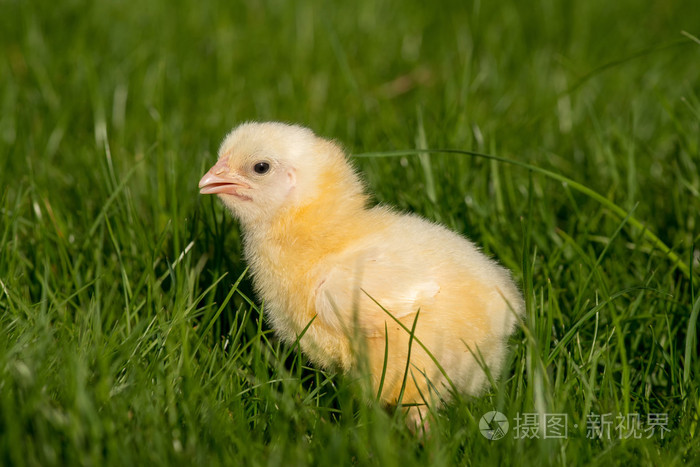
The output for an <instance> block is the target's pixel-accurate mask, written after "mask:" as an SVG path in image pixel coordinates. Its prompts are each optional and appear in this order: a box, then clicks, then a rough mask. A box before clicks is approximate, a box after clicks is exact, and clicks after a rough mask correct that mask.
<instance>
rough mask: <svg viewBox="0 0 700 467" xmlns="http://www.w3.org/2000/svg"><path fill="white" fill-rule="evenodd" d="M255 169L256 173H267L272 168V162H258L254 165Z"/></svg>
mask: <svg viewBox="0 0 700 467" xmlns="http://www.w3.org/2000/svg"><path fill="white" fill-rule="evenodd" d="M253 170H255V173H256V174H260V175H262V174H265V173H267V172H268V171H269V170H270V164H269V163H267V162H258V163H257V164H255V166H253Z"/></svg>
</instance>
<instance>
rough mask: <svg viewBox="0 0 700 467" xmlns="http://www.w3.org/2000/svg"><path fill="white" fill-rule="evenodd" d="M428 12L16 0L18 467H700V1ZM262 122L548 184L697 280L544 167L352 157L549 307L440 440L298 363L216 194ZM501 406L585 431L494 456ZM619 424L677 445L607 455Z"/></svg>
mask: <svg viewBox="0 0 700 467" xmlns="http://www.w3.org/2000/svg"><path fill="white" fill-rule="evenodd" d="M424 3H425V2H416V1H404V2H396V1H373V2H369V1H359V2H343V3H341V2H310V1H288V2H285V1H273V0H270V1H233V2H224V1H212V2H189V1H181V2H165V1H162V0H154V1H149V2H135V1H131V0H121V1H104V2H86V1H81V0H75V1H74V0H64V1H61V2H46V1H11V0H0V51H1V52H2V53H1V55H0V187H1V188H0V209H1V211H0V464H5V465H24V464H27V465H60V464H62V465H91V464H92V465H94V464H97V465H125V464H128V465H131V464H149V465H171V464H180V463H185V464H204V465H216V464H226V465H231V464H234V465H238V464H241V465H248V464H250V465H278V464H285V465H293V464H299V465H301V464H325V463H329V462H333V463H342V464H371V465H402V466H405V465H419V464H420V465H425V464H427V463H429V464H430V465H453V464H460V465H471V464H481V463H484V462H499V463H519V464H534V465H542V464H557V465H570V464H577V463H593V464H602V463H608V462H615V463H623V462H625V463H626V462H633V463H635V464H637V463H639V464H646V465H659V464H661V463H664V464H669V465H673V464H692V463H693V462H698V460H699V457H698V452H699V451H700V441H699V439H700V433H699V432H698V430H699V427H698V417H699V414H700V394H699V393H698V391H699V385H698V382H699V381H698V372H699V371H700V364H698V340H697V327H696V323H697V317H698V311H699V309H700V299H698V294H697V282H696V284H695V286H694V285H693V283H692V279H691V276H692V277H695V278H696V281H697V277H698V261H699V259H698V258H699V257H700V253H698V234H699V230H700V226H699V225H698V222H699V220H700V215H699V214H698V213H700V168H699V166H700V155H699V144H700V99H699V93H700V81H699V79H698V78H699V76H700V41H699V40H698V39H697V37H698V36H700V29H699V28H698V25H700V9H699V8H697V6H696V5H695V2H692V1H670V2H669V1H649V2H635V1H631V0H623V1H620V2H615V3H610V2H606V1H603V0H591V1H588V2H564V1H553V0H536V1H533V2H527V3H525V2H515V1H503V2H483V3H482V2H479V1H477V2H458V1H445V2H441V3H440V4H439V5H429V4H427V3H425V4H424ZM245 120H282V121H290V122H295V123H300V124H303V125H306V126H309V127H311V128H313V129H314V130H315V131H316V132H317V133H318V134H320V135H323V136H326V137H330V138H335V139H337V140H338V141H340V142H341V143H342V144H343V145H344V146H345V147H346V148H347V149H348V151H349V152H350V153H353V154H360V153H365V152H376V151H391V150H397V149H415V148H458V149H465V150H471V151H478V152H485V153H489V154H495V155H499V156H503V157H508V158H510V159H514V160H517V161H521V162H526V163H529V164H533V165H536V166H538V167H541V168H544V169H547V170H550V171H552V172H555V173H557V174H560V175H563V176H566V177H568V178H571V179H573V180H575V181H577V182H579V183H581V184H583V185H585V186H586V187H588V188H590V189H592V190H595V191H596V192H598V193H600V194H601V195H603V196H604V197H605V198H606V199H607V200H609V201H610V202H612V203H615V204H616V205H617V206H619V207H621V208H623V209H624V210H625V211H627V212H629V213H631V215H632V216H634V217H635V218H636V219H638V220H639V221H641V222H642V223H643V224H644V225H645V226H646V227H647V228H648V229H649V230H650V231H651V232H653V233H654V234H656V235H657V236H658V237H659V238H660V239H661V240H662V241H663V242H664V243H665V244H666V245H667V246H668V247H670V248H671V249H672V250H673V251H674V252H675V253H676V254H677V255H678V256H679V258H681V261H682V262H683V263H684V266H683V267H679V265H678V264H677V263H674V261H672V260H670V259H669V258H668V257H667V256H666V255H665V254H662V253H661V252H660V251H659V250H658V248H654V247H653V246H652V245H651V244H650V243H649V242H648V241H647V240H646V239H645V236H644V232H643V231H642V230H640V229H637V228H634V227H632V226H630V224H629V222H627V221H626V220H625V219H623V218H620V217H619V216H616V215H614V214H613V213H612V212H611V211H610V209H607V208H606V206H605V205H603V204H601V203H599V202H598V201H596V200H594V199H592V198H591V197H590V196H586V195H585V194H582V193H581V192H579V191H576V190H574V189H572V188H571V186H569V185H567V184H563V183H561V182H558V181H555V180H552V179H549V178H547V177H545V176H543V175H542V174H539V173H536V172H532V173H531V172H530V171H528V170H525V169H522V168H519V167H516V166H512V165H509V164H505V163H501V162H496V161H490V160H486V159H482V158H475V157H469V156H461V155H455V154H433V155H431V156H429V157H428V156H424V157H414V156H406V157H396V158H358V159H356V160H355V162H356V163H357V165H358V167H359V168H360V169H361V171H362V172H363V174H364V176H365V178H366V180H367V181H368V185H369V186H370V188H371V189H372V191H373V192H374V193H375V194H376V200H377V201H379V202H386V203H390V204H393V205H396V206H399V207H400V208H401V209H404V210H410V211H414V212H417V213H420V214H421V215H424V216H426V217H428V218H430V219H433V220H436V221H439V222H441V223H444V224H446V225H448V226H449V227H451V228H453V229H455V230H457V231H459V232H461V233H463V234H465V235H467V236H469V237H470V238H471V239H473V240H475V241H476V242H477V243H479V244H480V245H481V246H482V247H483V249H484V250H485V251H486V252H487V253H488V254H490V255H493V256H494V257H496V258H497V259H499V260H500V261H501V262H503V263H504V264H505V265H506V266H508V267H509V268H511V269H512V270H513V271H514V274H515V275H516V277H517V278H518V280H519V282H520V283H521V284H522V287H523V290H524V291H525V293H526V296H527V298H528V320H527V322H526V324H525V326H524V327H523V329H522V330H520V331H519V332H518V333H517V334H516V336H515V337H514V338H513V340H512V346H511V349H512V355H511V357H510V362H511V363H510V365H508V367H507V369H506V372H505V374H504V375H503V376H502V378H501V380H500V382H499V384H498V385H497V387H495V388H493V389H492V390H491V391H490V392H489V393H488V394H486V395H485V396H484V397H482V398H478V399H470V400H466V401H461V402H459V403H455V404H451V405H450V406H448V407H447V408H445V409H444V410H443V411H442V415H441V417H440V418H439V422H438V423H437V425H436V426H435V427H434V430H433V433H432V435H431V437H430V438H428V439H427V440H425V443H424V444H422V445H421V444H420V443H418V442H417V441H416V440H415V438H413V437H412V436H411V435H410V433H409V432H408V431H407V430H406V429H405V427H404V424H403V420H401V418H402V414H401V413H394V412H391V411H385V410H383V409H382V408H379V407H376V406H374V405H373V404H369V405H367V404H365V403H363V402H362V401H361V399H360V398H359V397H358V396H357V394H356V392H355V391H354V389H353V387H354V383H353V382H352V381H348V378H342V377H339V376H335V375H328V374H325V373H323V372H321V371H318V370H316V369H313V368H308V367H307V364H306V361H305V360H304V359H303V357H301V356H299V354H298V352H297V351H296V349H294V348H287V347H284V346H281V345H280V344H279V343H277V342H276V340H275V338H274V336H273V334H272V333H271V332H270V331H269V330H268V329H267V327H266V326H265V325H264V323H263V322H262V320H260V310H259V307H258V306H257V305H256V303H255V297H254V296H253V295H252V294H251V289H250V284H249V282H248V280H247V279H246V278H245V277H244V278H242V280H241V281H240V282H238V279H239V277H240V276H241V275H242V274H243V272H244V270H245V264H243V262H242V261H241V258H240V245H239V233H238V228H237V226H236V224H235V223H234V222H233V221H232V220H231V219H230V216H228V215H226V213H224V211H223V209H222V208H221V206H220V205H219V204H217V203H216V201H215V200H214V199H212V198H211V197H201V196H200V195H199V194H198V190H197V182H198V180H199V178H200V176H201V174H202V173H203V172H204V171H205V170H206V168H208V167H209V165H210V164H211V163H212V162H213V161H214V160H215V154H216V150H217V148H218V144H219V142H220V141H221V139H222V138H223V136H224V135H225V134H226V132H227V131H229V130H230V128H231V127H233V126H235V125H236V124H238V123H240V122H242V121H245ZM683 269H685V271H684V270H683ZM494 408H495V409H497V410H500V411H502V412H504V413H505V414H506V415H507V416H508V417H509V418H510V420H511V427H512V424H513V423H514V419H515V417H516V416H517V414H519V413H520V414H522V413H539V414H544V413H566V414H567V415H568V419H569V433H568V437H567V438H566V439H542V437H541V436H540V438H539V439H537V438H535V439H526V440H523V439H516V437H514V436H512V433H510V434H508V435H507V436H506V438H504V439H502V440H499V441H488V440H486V439H485V438H483V437H482V436H481V435H480V434H479V428H478V422H479V418H480V417H481V415H482V414H483V413H485V412H487V411H489V410H493V409H494ZM602 413H612V414H614V415H618V414H622V415H623V416H624V415H627V414H634V413H639V414H642V416H643V417H646V416H647V415H648V414H653V413H666V414H668V428H669V429H670V431H669V432H668V433H666V434H665V436H664V437H663V439H662V438H661V436H660V435H659V434H658V433H657V434H655V435H654V436H651V437H650V438H647V437H646V435H645V436H643V437H642V438H641V439H635V438H634V437H633V436H632V437H629V438H624V437H618V436H617V435H616V433H615V432H613V436H611V439H587V438H586V422H587V417H588V416H589V415H590V414H602ZM575 426H576V427H575ZM620 438H622V439H620Z"/></svg>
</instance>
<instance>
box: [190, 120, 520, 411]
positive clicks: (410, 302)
mask: <svg viewBox="0 0 700 467" xmlns="http://www.w3.org/2000/svg"><path fill="white" fill-rule="evenodd" d="M219 157H220V158H219V162H218V163H217V165H215V166H214V167H213V168H212V170H211V171H210V172H209V173H208V174H207V175H205V177H204V178H203V179H202V182H200V187H201V188H202V192H203V193H218V194H219V195H220V197H221V198H222V200H223V201H224V203H225V204H226V205H227V206H228V207H229V208H230V209H231V211H232V212H233V214H234V215H235V216H236V217H238V219H239V220H240V221H241V223H242V227H243V234H244V252H245V257H246V260H247V261H248V263H249V264H250V267H251V271H252V273H253V280H254V284H255V287H256V289H257V292H258V293H259V295H260V297H261V298H262V299H263V302H264V306H265V308H264V310H265V314H266V315H267V317H268V319H269V321H270V323H271V325H272V327H273V328H274V329H275V331H276V332H277V334H278V335H279V336H280V337H281V338H283V339H284V340H286V341H287V342H294V341H295V340H296V339H297V338H298V336H299V335H302V333H303V336H302V338H301V340H300V345H301V348H302V351H303V352H304V353H305V354H306V355H307V356H308V357H309V358H310V360H311V361H312V362H314V363H315V364H316V365H320V366H321V367H324V368H334V369H340V370H342V371H344V372H348V371H352V370H353V369H355V368H357V367H358V361H359V360H358V357H359V356H362V357H366V360H365V361H366V363H367V367H366V368H368V369H369V371H370V378H371V381H372V383H373V385H374V389H375V390H376V389H377V388H378V387H379V385H380V384H381V386H382V393H381V399H382V400H383V401H384V402H385V403H389V404H391V403H394V402H396V400H397V398H398V397H399V394H400V392H401V388H402V385H403V382H404V379H405V389H404V394H403V399H402V401H403V403H422V402H424V401H425V400H429V398H430V397H431V394H433V395H434V392H435V391H437V392H438V393H439V394H440V396H442V397H443V399H444V398H446V397H448V396H449V391H448V388H450V385H449V384H448V382H447V378H445V375H444V374H443V371H444V373H446V375H447V377H448V378H449V379H450V381H451V383H452V384H453V385H454V386H453V387H454V388H456V389H457V390H459V391H460V392H463V393H466V394H476V393H478V391H479V390H480V389H482V388H483V387H484V385H485V383H486V376H485V373H484V371H483V370H482V368H481V366H480V365H479V364H478V363H477V359H476V358H475V355H476V356H478V360H479V361H483V362H484V363H486V364H487V365H488V367H489V370H490V372H491V373H492V374H493V375H497V374H498V372H499V369H500V366H501V364H502V361H503V357H504V354H505V346H506V339H507V337H508V335H509V334H510V333H511V332H512V329H513V325H514V322H515V316H516V315H517V314H519V313H522V308H523V302H522V298H521V296H520V293H519V291H518V289H517V287H516V286H515V284H514V283H513V281H512V279H511V277H510V274H509V273H508V271H507V270H506V269H504V268H502V267H501V266H499V265H498V264H496V263H495V262H494V261H492V260H490V259H489V258H487V257H486V256H485V255H483V254H482V253H481V252H479V251H478V249H477V248H476V247H475V246H474V244H472V243H471V242H470V241H468V240H467V239H465V238H464V237H462V236H460V235H458V234H456V233H454V232H452V231H450V230H448V229H446V228H444V227H442V226H439V225H436V224H433V223H431V222H429V221H427V220H424V219H422V218H420V217H417V216H414V215H408V214H400V213H397V212H394V211H392V210H390V209H387V208H385V207H382V206H377V207H373V208H368V207H367V195H366V194H365V193H364V190H363V186H362V183H361V182H360V180H359V179H358V177H357V175H356V174H355V172H354V170H353V169H352V167H351V166H350V165H349V164H348V162H347V161H346V158H345V155H344V154H343V152H342V150H340V148H339V147H338V146H336V145H335V144H333V143H331V142H329V141H326V140H323V139H321V138H318V137H316V136H315V135H314V134H313V133H311V132H310V131H309V130H307V129H303V128H301V127H296V126H289V125H284V124H280V123H248V124H244V125H242V126H240V127H238V128H237V129H236V130H234V131H233V132H232V133H231V134H229V136H228V137H227V138H226V140H225V141H224V143H223V144H222V147H221V150H220V154H219ZM260 164H262V165H260ZM266 164H267V165H266ZM266 166H267V167H268V169H267V170H266V171H265V172H264V173H263V174H260V173H257V172H258V169H262V168H264V167H266ZM251 167H252V169H251ZM260 171H262V170H260ZM217 172H218V173H217ZM226 180H233V182H230V183H228V182H227V181H226ZM229 185H233V187H231V186H229ZM270 193H272V194H270ZM416 317H417V319H416ZM397 320H398V321H399V322H400V323H401V324H402V325H403V326H402V325H401V324H399V323H398V322H397ZM414 324H415V332H414V341H413V342H412V343H411V342H410V341H411V335H410V333H409V332H408V331H407V330H410V329H412V328H413V326H414ZM409 344H412V345H410V349H411V350H410V365H409V366H408V371H409V374H408V377H407V378H404V374H405V372H406V369H407V365H406V362H407V359H408V357H409ZM433 358H434V359H435V360H437V362H438V363H439V366H438V365H436V364H435V362H434V361H433ZM482 359H483V360H482ZM385 360H386V365H385Z"/></svg>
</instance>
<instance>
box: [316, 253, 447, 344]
mask: <svg viewBox="0 0 700 467" xmlns="http://www.w3.org/2000/svg"><path fill="white" fill-rule="evenodd" d="M397 253H398V252H395V251H391V250H389V251H382V252H362V253H357V254H354V255H351V257H348V258H343V259H342V260H341V261H337V262H335V264H334V265H333V266H332V267H330V268H328V269H327V271H326V273H325V274H323V275H322V279H321V280H320V281H319V284H318V286H317V287H316V293H315V297H314V299H315V306H316V313H317V315H318V319H320V320H321V321H322V322H323V323H324V324H325V325H327V326H329V327H331V328H332V329H335V330H337V331H342V332H346V333H347V332H352V331H353V330H354V329H357V330H359V331H360V332H362V333H363V334H364V335H365V336H366V337H377V336H381V335H383V333H384V323H385V322H386V323H387V324H388V325H392V324H394V320H393V319H392V317H391V316H389V315H388V313H387V312H389V313H391V315H392V316H393V317H394V318H396V319H398V320H402V321H403V322H404V324H406V325H407V326H408V327H409V328H410V326H411V319H412V318H409V317H411V316H413V315H415V313H416V312H417V311H418V310H419V309H421V312H423V311H425V310H426V308H429V307H430V304H431V303H432V302H433V301H434V300H435V297H436V296H437V295H438V294H439V293H440V285H439V284H438V282H437V281H436V280H435V279H434V278H432V277H431V274H430V271H426V268H425V265H424V264H421V261H420V259H419V258H416V257H412V256H407V255H405V251H404V252H403V253H404V254H397ZM380 305H381V306H380ZM382 308H383V309H382ZM385 310H386V311H385ZM404 318H408V319H404Z"/></svg>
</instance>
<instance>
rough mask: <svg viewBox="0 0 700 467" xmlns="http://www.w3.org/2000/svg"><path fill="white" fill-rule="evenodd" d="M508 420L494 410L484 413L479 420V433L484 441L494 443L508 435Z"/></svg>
mask: <svg viewBox="0 0 700 467" xmlns="http://www.w3.org/2000/svg"><path fill="white" fill-rule="evenodd" d="M508 426H509V425H508V419H507V418H506V416H505V415H503V414H502V413H501V412H497V411H495V410H493V411H491V412H486V413H485V414H484V415H483V417H481V420H479V431H481V434H482V435H483V436H484V438H486V439H490V440H492V441H495V440H497V439H501V438H503V437H504V436H505V435H506V433H508Z"/></svg>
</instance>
